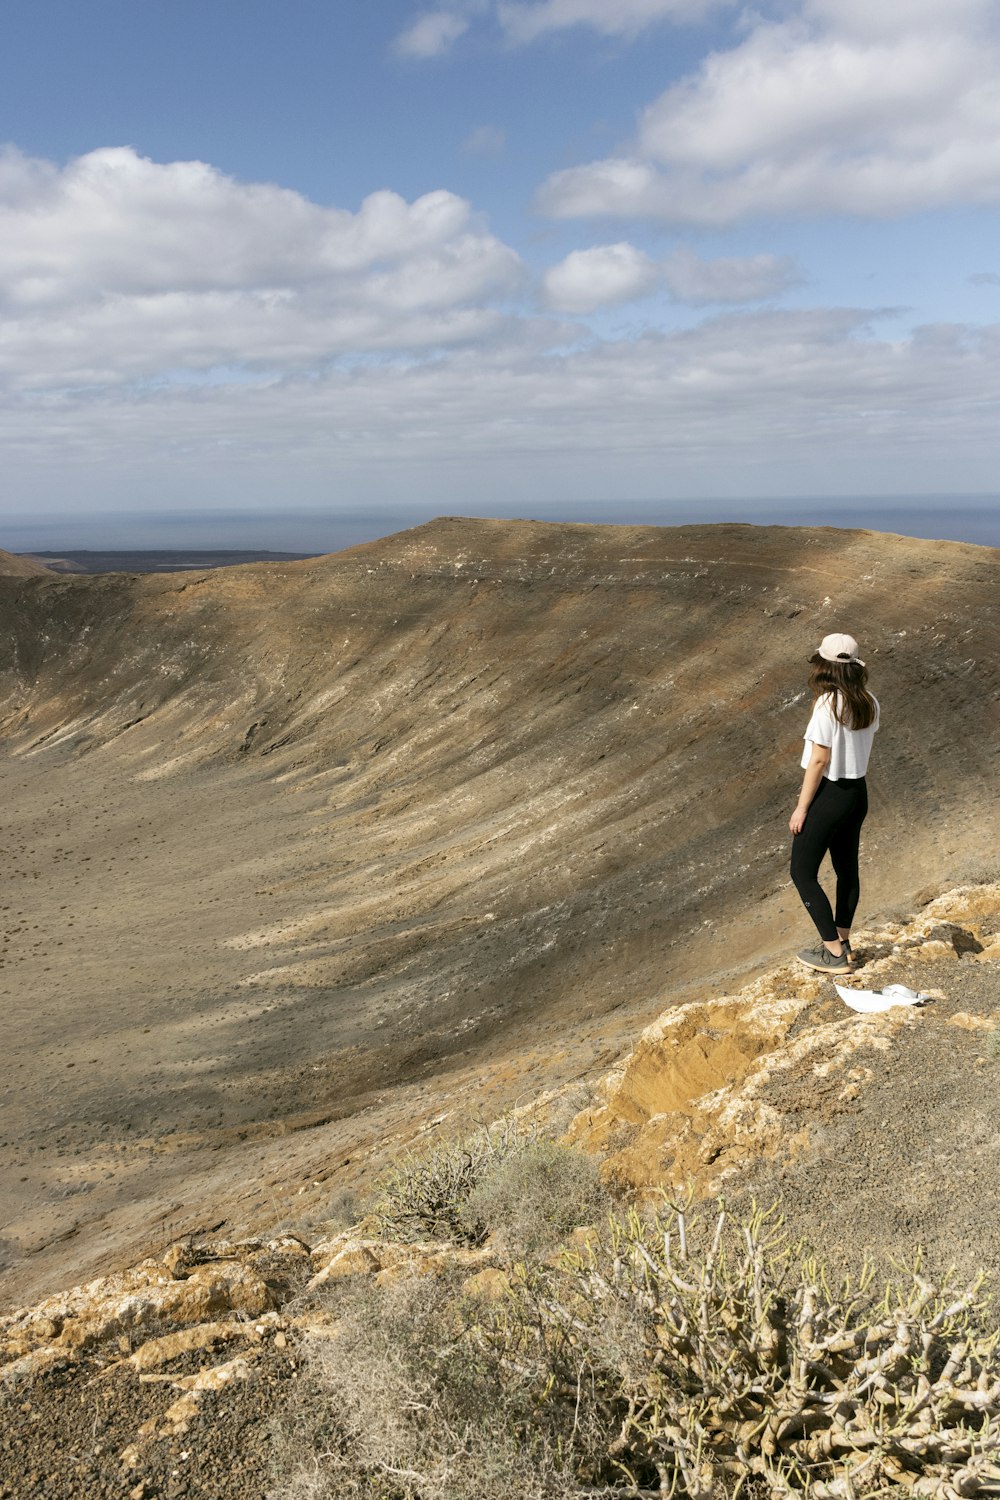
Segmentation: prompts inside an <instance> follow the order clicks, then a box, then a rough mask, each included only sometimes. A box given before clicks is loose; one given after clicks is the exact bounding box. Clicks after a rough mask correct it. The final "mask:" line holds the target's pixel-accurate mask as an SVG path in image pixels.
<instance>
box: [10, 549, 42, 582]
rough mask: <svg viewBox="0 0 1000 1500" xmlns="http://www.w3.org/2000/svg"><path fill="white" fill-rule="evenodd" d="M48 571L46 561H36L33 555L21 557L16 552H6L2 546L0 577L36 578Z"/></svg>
mask: <svg viewBox="0 0 1000 1500" xmlns="http://www.w3.org/2000/svg"><path fill="white" fill-rule="evenodd" d="M48 571H49V569H48V568H47V567H46V566H45V564H44V563H40V562H36V560H35V559H34V558H33V557H19V556H18V555H17V553H16V552H4V551H3V549H2V548H0V577H2V578H34V577H35V576H37V575H38V574H39V573H48Z"/></svg>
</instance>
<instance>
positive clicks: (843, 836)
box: [830, 780, 868, 935]
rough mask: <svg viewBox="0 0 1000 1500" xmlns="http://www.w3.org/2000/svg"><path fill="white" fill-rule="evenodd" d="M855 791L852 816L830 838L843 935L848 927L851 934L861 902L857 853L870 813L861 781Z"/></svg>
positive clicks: (839, 925)
mask: <svg viewBox="0 0 1000 1500" xmlns="http://www.w3.org/2000/svg"><path fill="white" fill-rule="evenodd" d="M853 790H854V798H853V806H852V808H851V810H850V813H849V814H848V816H847V817H845V818H844V820H843V822H841V823H839V824H838V825H837V827H836V828H835V829H834V830H833V834H832V836H831V839H830V859H831V861H832V863H833V868H834V872H835V874H836V876H837V904H836V923H837V928H838V930H840V931H841V935H843V929H845V928H846V930H847V931H848V932H850V930H851V923H852V922H853V921H854V913H855V912H856V911H857V909H858V902H859V900H860V899H861V876H860V874H859V872H858V851H859V849H860V845H861V825H862V823H863V822H864V821H865V816H866V814H867V812H868V789H867V787H866V786H865V783H864V781H863V780H861V781H859V782H858V784H857V786H856V788H854V789H853Z"/></svg>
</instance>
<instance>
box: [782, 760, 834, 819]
mask: <svg viewBox="0 0 1000 1500" xmlns="http://www.w3.org/2000/svg"><path fill="white" fill-rule="evenodd" d="M829 764H830V746H829V745H816V744H814V745H813V747H812V755H811V756H810V757H809V764H808V766H806V774H805V775H804V776H803V778H802V790H801V792H800V793H799V800H798V803H797V805H796V808H795V811H794V812H793V813H792V816H791V817H790V818H789V820H788V826H789V828H790V829H791V830H792V832H793V833H801V832H802V825H803V823H804V822H805V820H806V813H807V812H808V811H809V804H810V802H811V801H812V799H813V798H814V797H815V795H816V793H817V791H818V790H819V784H820V782H821V781H822V780H823V772H824V770H825V769H826V767H827V766H828V765H829Z"/></svg>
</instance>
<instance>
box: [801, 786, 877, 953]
mask: <svg viewBox="0 0 1000 1500" xmlns="http://www.w3.org/2000/svg"><path fill="white" fill-rule="evenodd" d="M867 811H868V788H867V786H866V785H865V778H864V777H863V776H859V777H850V776H845V777H843V778H842V779H841V780H840V781H828V780H827V778H826V777H825V776H824V777H823V780H822V781H821V782H820V784H819V786H818V787H817V789H816V795H815V797H814V798H813V799H812V801H811V802H810V804H809V810H808V812H807V813H806V821H805V824H804V825H803V828H802V832H801V833H797V834H796V835H795V837H794V838H793V840H792V869H791V875H792V881H793V882H794V885H795V889H796V890H797V891H798V893H799V895H800V896H801V897H802V900H803V903H804V905H805V908H806V910H807V911H808V913H809V915H810V916H811V917H812V919H813V921H814V922H815V923H816V928H817V931H818V932H819V935H820V937H821V938H822V939H823V940H824V942H829V943H834V942H836V940H837V937H838V933H837V928H838V927H843V928H845V929H849V928H850V925H851V923H852V921H853V920H854V913H855V911H856V910H857V905H858V898H859V897H860V895H861V880H860V877H859V875H858V846H859V844H860V842H861V825H862V823H863V822H864V821H865V814H866V813H867ZM827 851H829V854H830V859H831V861H832V863H833V868H834V871H835V872H836V876H837V912H836V916H834V913H833V910H832V908H831V906H830V902H829V901H828V900H827V896H826V892H825V891H824V890H823V887H822V886H821V885H820V883H819V881H818V880H817V878H816V877H817V875H818V874H819V867H820V865H821V864H822V863H823V856H824V854H826V853H827Z"/></svg>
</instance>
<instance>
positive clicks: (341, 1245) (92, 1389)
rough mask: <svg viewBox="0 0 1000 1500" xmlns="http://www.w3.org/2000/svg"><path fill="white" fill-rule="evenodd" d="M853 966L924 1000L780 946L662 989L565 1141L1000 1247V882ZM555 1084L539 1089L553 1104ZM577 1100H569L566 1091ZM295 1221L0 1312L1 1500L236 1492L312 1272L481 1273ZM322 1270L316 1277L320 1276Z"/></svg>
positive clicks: (469, 1259) (973, 1266) (486, 1256)
mask: <svg viewBox="0 0 1000 1500" xmlns="http://www.w3.org/2000/svg"><path fill="white" fill-rule="evenodd" d="M857 937H858V946H859V948H860V950H861V954H862V959H863V962H862V965H861V967H860V968H859V970H858V972H857V974H856V975H855V976H854V977H853V978H852V979H851V981H849V982H850V984H851V985H853V986H854V987H857V988H862V987H866V988H873V989H880V988H882V987H883V986H884V985H885V984H887V983H891V982H901V983H905V984H907V985H908V986H910V988H912V989H915V990H918V991H920V992H921V993H924V994H928V995H929V996H930V998H929V999H928V1000H927V1002H926V1003H925V1004H923V1005H921V1006H920V1007H918V1008H914V1009H909V1008H900V1009H895V1010H892V1011H889V1012H886V1013H884V1014H881V1015H875V1016H859V1015H857V1014H855V1013H854V1012H852V1011H850V1010H848V1009H847V1008H846V1007H845V1006H844V1005H843V1003H842V1002H841V1001H840V1000H839V999H838V998H837V997H836V994H835V991H834V989H833V985H832V983H831V981H830V980H828V979H826V978H824V977H822V976H815V977H814V976H813V974H812V973H810V972H808V971H806V970H804V969H802V968H801V967H799V966H796V965H792V964H787V963H786V964H782V965H779V966H778V967H775V968H772V969H771V970H770V971H768V972H767V973H766V974H764V975H762V976H760V977H759V978H758V979H756V980H754V981H753V982H752V983H750V984H749V985H747V986H745V987H743V988H742V989H740V990H737V991H735V992H734V993H732V994H729V995H726V994H717V995H716V996H715V997H714V999H711V1000H699V1001H696V1002H691V1003H689V1004H687V1005H685V1006H682V1007H680V1008H677V1007H673V1008H671V1009H670V1010H669V1011H667V1012H666V1013H665V1014H664V1015H663V1016H662V1017H661V1018H660V1019H659V1020H658V1021H657V1022H655V1023H654V1024H653V1025H652V1026H650V1027H648V1028H647V1029H646V1030H645V1031H644V1032H643V1033H642V1034H641V1035H640V1036H639V1037H638V1038H637V1039H636V1041H635V1043H634V1045H633V1046H632V1047H631V1049H630V1051H629V1052H628V1054H627V1056H626V1057H625V1058H624V1060H623V1061H622V1062H621V1063H620V1064H619V1065H618V1066H616V1067H615V1068H614V1069H613V1070H612V1071H611V1072H610V1073H606V1074H604V1075H602V1076H600V1077H598V1078H596V1079H595V1080H594V1081H593V1087H592V1097H591V1098H590V1100H589V1101H588V1102H587V1104H586V1105H585V1107H584V1108H583V1109H582V1110H581V1111H580V1112H578V1114H577V1115H576V1117H575V1119H574V1120H573V1122H572V1124H571V1126H570V1129H569V1134H568V1139H570V1140H573V1141H575V1143H576V1144H577V1146H579V1147H580V1148H581V1149H586V1150H590V1151H599V1152H600V1153H601V1154H602V1156H603V1157H604V1158H605V1170H606V1172H607V1173H609V1174H610V1175H612V1176H613V1177H614V1178H615V1179H616V1180H617V1181H619V1182H620V1183H623V1184H626V1185H627V1186H628V1188H629V1190H630V1191H631V1192H632V1193H633V1194H635V1195H636V1196H637V1197H638V1198H639V1200H640V1201H642V1200H646V1201H655V1200H656V1198H657V1197H658V1195H659V1192H660V1190H661V1189H663V1188H666V1190H667V1191H668V1193H672V1194H678V1193H682V1192H684V1191H686V1189H687V1188H688V1186H692V1187H693V1188H694V1191H695V1192H696V1194H697V1195H700V1196H703V1197H705V1196H713V1195H716V1194H719V1193H722V1194H724V1195H725V1196H726V1198H727V1200H728V1201H730V1202H733V1201H739V1200H740V1199H741V1198H745V1197H748V1196H749V1195H751V1194H755V1195H757V1196H758V1198H759V1199H761V1201H765V1202H770V1201H772V1200H776V1201H777V1202H778V1203H779V1204H780V1207H781V1209H782V1211H783V1212H784V1214H785V1215H786V1216H787V1218H788V1221H789V1224H790V1226H791V1227H792V1228H793V1229H794V1230H795V1231H797V1232H798V1233H799V1234H801V1235H803V1236H805V1237H806V1238H807V1239H808V1240H809V1241H810V1242H811V1243H812V1244H813V1245H814V1246H815V1247H816V1248H817V1249H818V1250H819V1251H820V1252H821V1253H823V1254H824V1255H826V1256H827V1257H828V1258H829V1259H830V1260H831V1262H832V1263H834V1264H835V1265H837V1266H839V1267H842V1268H846V1267H853V1268H855V1269H856V1268H857V1267H858V1266H859V1265H860V1263H861V1262H862V1261H863V1259H864V1258H865V1257H866V1256H870V1257H873V1258H874V1259H876V1260H877V1261H879V1262H881V1263H883V1264H884V1263H885V1262H886V1261H887V1260H888V1258H890V1257H895V1258H896V1259H907V1258H912V1256H913V1254H914V1253H915V1251H916V1250H917V1249H918V1247H924V1248H925V1249H926V1264H927V1266H928V1268H929V1269H930V1270H931V1271H932V1272H935V1273H936V1272H940V1271H942V1270H944V1269H946V1268H947V1266H949V1265H954V1266H955V1267H956V1269H957V1272H958V1274H959V1275H960V1276H962V1277H970V1276H972V1275H974V1274H975V1272H976V1271H977V1270H979V1269H986V1270H987V1271H989V1270H993V1269H995V1268H996V1266H997V1264H998V1258H1000V1257H998V1252H1000V1231H998V1225H1000V1172H998V1170H997V1162H998V1159H1000V1153H998V1146H1000V1135H998V1126H997V1117H996V1109H995V1101H996V1096H997V1089H998V1087H1000V883H998V884H993V885H989V886H978V887H969V888H963V889H959V890H956V891H953V892H950V893H947V894H945V895H943V896H941V897H938V898H936V899H935V900H933V901H931V902H929V903H928V904H927V905H925V907H924V908H923V909H922V910H921V911H919V912H918V913H917V914H916V915H915V916H913V917H912V918H911V919H910V920H908V921H902V920H900V921H895V922H891V923H885V924H883V925H880V926H878V927H873V928H870V929H868V930H866V931H864V930H863V931H860V932H859V933H858V934H857ZM566 1097H567V1095H566V1092H565V1091H559V1090H556V1091H554V1092H549V1093H548V1094H546V1095H544V1096H543V1097H541V1098H539V1099H538V1100H534V1101H530V1102H527V1103H526V1105H525V1111H524V1112H525V1113H526V1114H527V1115H529V1116H537V1117H538V1118H539V1119H544V1118H546V1117H552V1115H553V1114H554V1113H558V1112H559V1111H563V1112H564V1111H565V1104H566ZM569 1097H571V1096H569ZM302 1227H303V1233H302V1235H301V1237H296V1236H295V1235H293V1234H286V1235H284V1236H281V1237H278V1238H276V1239H274V1240H271V1241H270V1242H267V1241H262V1240H259V1239H258V1240H252V1241H247V1242H243V1243H233V1242H232V1241H226V1240H223V1239H220V1238H219V1237H214V1238H213V1237H212V1236H208V1235H206V1236H202V1237H196V1238H193V1239H192V1238H185V1239H184V1240H181V1241H178V1242H175V1243H174V1244H173V1245H171V1246H170V1247H169V1248H168V1249H167V1251H166V1252H165V1253H164V1254H162V1255H160V1256H157V1257H155V1258H152V1259H148V1260H146V1261H145V1262H143V1263H142V1264H140V1265H138V1266H137V1267H135V1268H133V1269H132V1270H130V1271H127V1272H122V1273H118V1274H116V1275H114V1276H109V1277H104V1278H100V1279H98V1280H96V1281H94V1282H92V1283H90V1284H88V1285H85V1286H82V1287H79V1288H76V1289H75V1290H73V1291H71V1292H67V1293H61V1294H58V1295H56V1296H53V1297H50V1298H48V1299H46V1300H44V1301H43V1302H41V1303H38V1304H36V1305H34V1306H31V1307H28V1308H24V1309H21V1310H19V1311H17V1312H14V1313H12V1314H10V1315H8V1316H6V1317H4V1318H2V1319H0V1401H2V1403H3V1417H4V1420H3V1422H2V1423H0V1476H2V1477H0V1497H3V1500H34V1497H38V1500H42V1497H45V1500H52V1497H54V1496H57V1495H58V1496H59V1497H60V1500H84V1497H87V1500H103V1497H109V1500H111V1497H119V1496H122V1497H124V1496H131V1497H133V1500H153V1497H163V1500H181V1497H194V1496H199V1497H203V1496H208V1495H211V1496H212V1497H213V1500H247V1497H249V1496H260V1497H261V1500H263V1497H264V1496H265V1495H266V1494H267V1492H268V1490H269V1489H270V1488H271V1486H272V1484H273V1483H274V1482H275V1480H276V1477H277V1476H279V1475H280V1470H281V1463H282V1455H283V1450H282V1446H281V1443H280V1441H277V1440H276V1436H277V1433H278V1429H279V1428H280V1427H281V1425H282V1423H283V1422H284V1423H291V1424H294V1420H295V1415H294V1414H295V1408H296V1402H297V1400H298V1391H297V1382H298V1380H299V1375H300V1370H301V1367H302V1346H303V1343H304V1341H306V1340H309V1339H313V1340H315V1339H316V1338H326V1337H335V1336H336V1327H335V1326H330V1324H329V1323H328V1321H327V1318H328V1314H326V1313H325V1312H324V1309H323V1303H322V1300H321V1299H318V1298H317V1297H316V1295H315V1294H316V1292H317V1291H318V1290H319V1289H320V1288H321V1287H322V1286H323V1284H324V1283H328V1282H330V1281H331V1280H336V1279H338V1278H340V1277H344V1276H352V1277H356V1276H362V1277H382V1278H386V1277H394V1276H398V1275H400V1274H404V1273H406V1274H411V1273H412V1274H433V1273H434V1272H435V1271H436V1270H438V1269H440V1268H443V1267H445V1266H448V1267H450V1268H452V1269H454V1268H455V1267H458V1268H459V1270H460V1271H463V1272H464V1274H465V1275H466V1276H467V1277H469V1278H479V1279H480V1281H481V1278H482V1277H483V1276H484V1274H486V1273H487V1272H488V1268H489V1266H490V1264H491V1262H492V1260H493V1251H492V1250H491V1248H490V1246H489V1245H487V1247H486V1248H485V1249H484V1250H481V1251H468V1250H464V1251H463V1250H458V1249H449V1248H447V1247H445V1248H442V1247H440V1246H432V1245H425V1246H403V1245H393V1244H385V1243H382V1242H379V1241H377V1240H370V1239H369V1240H364V1239H359V1238H358V1237H357V1233H356V1232H355V1231H344V1232H340V1233H336V1232H332V1230H331V1226H325V1227H324V1226H322V1225H318V1226H313V1227H311V1228H308V1227H306V1226H302ZM310 1289H312V1293H313V1295H312V1296H310V1295H309V1292H310Z"/></svg>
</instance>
